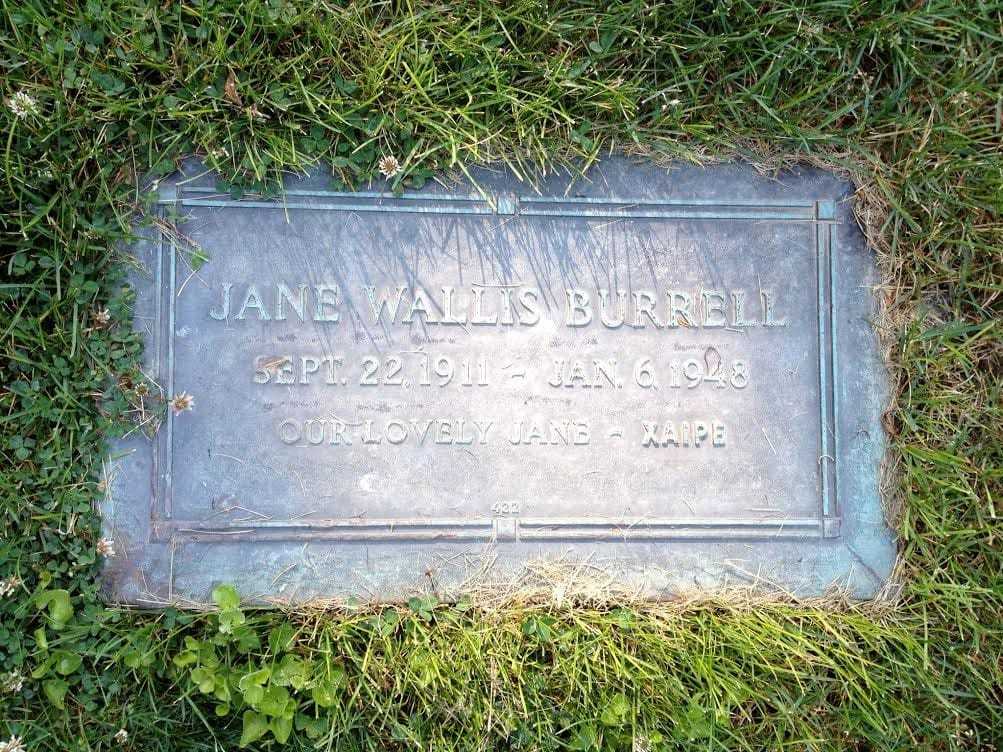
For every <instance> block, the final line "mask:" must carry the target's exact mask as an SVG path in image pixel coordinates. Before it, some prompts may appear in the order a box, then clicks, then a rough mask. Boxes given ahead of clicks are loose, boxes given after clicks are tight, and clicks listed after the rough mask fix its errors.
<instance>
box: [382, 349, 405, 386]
mask: <svg viewBox="0 0 1003 752" xmlns="http://www.w3.org/2000/svg"><path fill="white" fill-rule="evenodd" d="M402 368H404V363H403V362H402V361H401V359H400V358H398V357H397V356H395V355H391V356H390V357H389V358H387V362H386V365H384V367H383V372H384V374H383V383H384V384H389V385H390V386H400V385H401V384H403V383H404V377H403V376H401V375H400V372H401V369H402Z"/></svg>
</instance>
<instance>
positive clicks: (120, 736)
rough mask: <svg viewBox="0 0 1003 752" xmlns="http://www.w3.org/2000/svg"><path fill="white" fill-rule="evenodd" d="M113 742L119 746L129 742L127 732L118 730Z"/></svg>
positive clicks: (122, 729)
mask: <svg viewBox="0 0 1003 752" xmlns="http://www.w3.org/2000/svg"><path fill="white" fill-rule="evenodd" d="M115 741H116V742H118V743H119V744H125V743H126V742H127V741H129V732H128V731H126V730H125V729H124V728H120V729H119V730H118V731H117V732H115Z"/></svg>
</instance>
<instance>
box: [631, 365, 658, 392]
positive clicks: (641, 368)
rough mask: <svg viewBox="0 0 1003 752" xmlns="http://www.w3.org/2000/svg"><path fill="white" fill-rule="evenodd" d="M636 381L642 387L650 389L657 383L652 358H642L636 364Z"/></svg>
mask: <svg viewBox="0 0 1003 752" xmlns="http://www.w3.org/2000/svg"><path fill="white" fill-rule="evenodd" d="M634 381H635V382H636V383H637V385H638V386H639V387H641V388H642V389H650V388H651V387H653V386H654V385H655V372H654V370H652V367H651V358H641V359H640V360H639V361H637V363H636V364H635V365H634Z"/></svg>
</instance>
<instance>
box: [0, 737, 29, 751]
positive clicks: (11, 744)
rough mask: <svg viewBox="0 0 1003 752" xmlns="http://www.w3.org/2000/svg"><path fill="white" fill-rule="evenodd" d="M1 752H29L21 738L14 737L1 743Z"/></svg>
mask: <svg viewBox="0 0 1003 752" xmlns="http://www.w3.org/2000/svg"><path fill="white" fill-rule="evenodd" d="M0 752H27V748H26V747H25V746H24V742H23V741H22V740H21V737H20V736H12V737H11V738H10V739H8V740H7V741H5V742H0Z"/></svg>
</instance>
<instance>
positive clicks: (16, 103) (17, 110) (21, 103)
mask: <svg viewBox="0 0 1003 752" xmlns="http://www.w3.org/2000/svg"><path fill="white" fill-rule="evenodd" d="M7 106H8V107H9V108H10V111H11V112H13V113H14V117H16V118H20V119H21V120H24V119H25V118H26V117H28V115H37V114H38V103H37V102H36V101H35V100H34V99H32V98H31V95H30V94H29V93H28V92H26V91H19V92H17V93H15V94H14V95H13V96H12V97H11V98H10V99H8V100H7Z"/></svg>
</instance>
